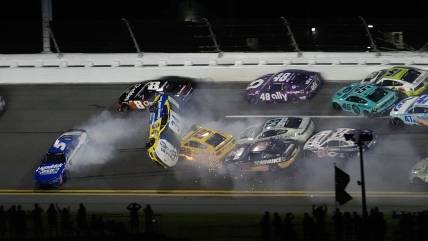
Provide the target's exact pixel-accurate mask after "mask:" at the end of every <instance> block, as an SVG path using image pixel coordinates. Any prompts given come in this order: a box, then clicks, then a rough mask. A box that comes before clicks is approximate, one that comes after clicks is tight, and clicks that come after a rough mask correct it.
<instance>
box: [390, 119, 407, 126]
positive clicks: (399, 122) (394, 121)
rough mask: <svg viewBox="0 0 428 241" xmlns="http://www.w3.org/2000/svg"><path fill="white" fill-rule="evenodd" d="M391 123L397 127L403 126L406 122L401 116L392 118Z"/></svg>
mask: <svg viewBox="0 0 428 241" xmlns="http://www.w3.org/2000/svg"><path fill="white" fill-rule="evenodd" d="M391 124H392V125H394V126H395V127H403V126H404V122H403V121H402V120H401V119H399V118H394V119H392V120H391Z"/></svg>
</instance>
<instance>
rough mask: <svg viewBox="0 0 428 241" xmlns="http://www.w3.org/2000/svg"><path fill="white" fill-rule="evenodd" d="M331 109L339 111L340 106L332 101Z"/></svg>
mask: <svg viewBox="0 0 428 241" xmlns="http://www.w3.org/2000/svg"><path fill="white" fill-rule="evenodd" d="M333 109H334V110H336V111H341V110H342V107H341V106H340V105H339V104H338V103H336V102H333Z"/></svg>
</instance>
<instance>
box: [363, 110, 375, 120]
mask: <svg viewBox="0 0 428 241" xmlns="http://www.w3.org/2000/svg"><path fill="white" fill-rule="evenodd" d="M363 115H364V116H367V117H368V118H374V117H375V115H374V113H373V112H368V111H366V110H363Z"/></svg>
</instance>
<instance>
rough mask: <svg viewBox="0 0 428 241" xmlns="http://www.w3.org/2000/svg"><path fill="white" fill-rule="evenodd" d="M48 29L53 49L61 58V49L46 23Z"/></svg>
mask: <svg viewBox="0 0 428 241" xmlns="http://www.w3.org/2000/svg"><path fill="white" fill-rule="evenodd" d="M48 29H49V35H50V36H51V38H52V42H53V44H54V47H55V51H56V52H57V54H58V58H62V55H63V54H62V52H61V50H60V49H59V46H58V43H57V42H56V39H55V35H54V33H53V31H52V29H51V26H50V25H48Z"/></svg>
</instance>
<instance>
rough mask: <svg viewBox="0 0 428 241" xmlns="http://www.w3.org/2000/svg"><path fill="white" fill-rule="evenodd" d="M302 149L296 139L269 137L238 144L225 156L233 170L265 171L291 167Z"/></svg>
mask: <svg viewBox="0 0 428 241" xmlns="http://www.w3.org/2000/svg"><path fill="white" fill-rule="evenodd" d="M299 151H300V147H299V144H298V142H297V141H295V140H282V139H269V140H261V141H256V142H253V143H251V144H242V145H238V146H237V147H236V148H235V150H234V151H232V152H231V153H229V155H227V157H226V158H225V165H226V167H227V168H228V169H231V170H236V169H238V170H240V171H243V172H264V171H273V170H277V169H283V168H287V167H289V166H290V165H291V164H292V163H294V161H295V160H296V157H297V155H298V153H299Z"/></svg>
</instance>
